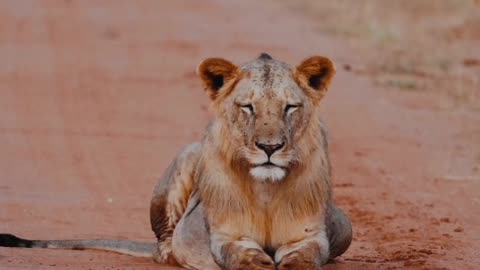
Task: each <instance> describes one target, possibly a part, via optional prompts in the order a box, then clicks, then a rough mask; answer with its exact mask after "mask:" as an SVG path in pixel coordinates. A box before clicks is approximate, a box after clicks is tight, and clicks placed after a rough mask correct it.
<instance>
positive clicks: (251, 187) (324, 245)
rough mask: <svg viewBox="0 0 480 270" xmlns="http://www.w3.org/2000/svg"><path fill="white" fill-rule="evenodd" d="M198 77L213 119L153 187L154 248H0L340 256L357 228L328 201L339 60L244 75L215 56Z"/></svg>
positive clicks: (238, 262)
mask: <svg viewBox="0 0 480 270" xmlns="http://www.w3.org/2000/svg"><path fill="white" fill-rule="evenodd" d="M197 73H198V75H199V77H200V78H201V80H202V83H203V86H204V89H205V92H206V94H207V95H208V96H209V98H210V99H211V107H212V111H213V112H214V118H213V120H212V121H211V122H210V124H209V126H208V128H207V131H206V133H205V136H204V137H203V139H202V140H201V141H200V142H196V143H193V144H191V145H189V146H187V147H185V148H184V150H183V151H181V153H180V154H179V155H178V156H177V157H176V158H175V159H174V160H173V162H172V163H171V164H170V166H169V167H168V168H167V169H166V171H165V173H164V176H163V177H162V179H161V180H160V181H159V183H158V184H157V186H156V187H155V189H154V192H153V198H152V200H151V205H150V221H151V226H152V230H153V232H154V233H155V236H156V238H157V240H158V241H157V243H155V244H152V243H139V242H134V241H126V240H98V239H96V240H53V241H52V240H26V239H21V238H18V237H16V236H14V235H9V234H3V235H1V236H0V245H3V246H14V247H53V248H73V249H103V250H110V251H115V252H120V253H126V254H130V255H135V256H145V257H152V258H153V259H154V260H155V261H156V262H158V263H162V264H169V265H175V266H181V267H184V268H187V269H195V270H197V269H198V270H200V269H202V270H203V269H212V270H218V269H232V270H240V269H255V270H273V269H279V270H286V269H305V270H307V269H320V268H321V266H322V265H324V264H326V263H327V262H328V260H329V259H333V258H335V257H337V256H339V255H341V254H343V253H344V252H345V251H346V250H347V249H348V247H349V246H350V243H351V241H352V226H351V223H350V220H349V218H348V217H347V216H346V214H345V213H344V212H343V211H342V210H340V209H339V208H337V207H336V206H335V205H334V203H333V201H332V184H331V178H332V176H331V164H330V159H329V151H328V138H327V130H326V127H325V125H324V124H323V122H322V121H321V120H320V117H319V107H320V101H321V100H322V98H323V97H324V96H325V94H326V92H327V90H328V88H329V86H330V83H331V81H332V79H333V77H334V75H335V68H334V65H333V63H332V61H331V60H330V59H328V58H327V57H323V56H313V57H310V58H308V59H306V60H304V61H303V62H302V63H300V65H298V66H297V67H295V68H292V67H291V66H289V65H288V64H286V63H284V62H281V61H279V60H276V59H273V58H272V57H271V56H270V55H268V54H266V53H262V54H261V55H260V56H259V57H258V58H256V59H255V60H253V61H250V62H248V63H246V64H243V65H241V66H237V65H235V64H233V63H232V62H230V61H228V60H225V59H222V58H209V59H206V60H204V61H203V62H202V63H201V64H200V65H199V66H198V68H197ZM152 250H153V252H152Z"/></svg>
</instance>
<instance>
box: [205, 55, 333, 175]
mask: <svg viewBox="0 0 480 270" xmlns="http://www.w3.org/2000/svg"><path fill="white" fill-rule="evenodd" d="M197 71H198V74H199V75H200V77H201V79H202V81H203V83H204V87H205V90H206V92H207V94H208V95H209V97H210V98H211V99H212V103H213V108H214V112H215V115H216V117H215V120H214V123H213V129H215V130H214V131H213V132H214V133H215V132H216V134H217V135H218V136H217V138H216V140H218V142H217V148H218V150H219V151H220V152H221V154H223V155H224V157H225V158H226V159H227V160H230V161H231V162H230V163H231V165H232V166H237V167H238V166H240V169H241V170H242V171H248V172H249V174H250V175H251V176H253V178H254V179H256V180H260V181H263V180H272V181H280V180H282V179H284V178H285V177H286V176H287V175H288V174H289V173H290V172H291V171H292V170H294V169H295V168H296V167H298V166H299V165H301V164H302V162H303V161H304V160H305V159H308V158H309V154H311V153H312V152H313V151H314V150H315V148H318V146H319V145H320V142H314V141H312V140H316V139H319V138H320V135H315V134H313V133H315V132H320V130H319V129H318V128H317V127H315V126H318V122H317V120H318V118H317V117H316V112H317V108H318V105H319V103H320V100H321V99H322V97H323V96H324V95H325V93H326V91H327V89H328V86H329V84H330V81H331V80H332V78H333V76H334V74H335V68H334V66H333V63H332V62H331V61H330V60H329V59H328V58H326V57H322V56H314V57H310V58H308V59H306V60H305V61H303V62H302V63H301V64H300V65H298V66H297V67H296V68H292V67H290V66H289V65H287V64H285V63H283V62H280V61H278V60H275V59H273V58H272V57H270V56H269V55H268V54H265V53H263V54H261V55H260V56H259V57H258V58H257V59H255V60H254V61H251V62H248V63H246V64H244V65H242V66H240V67H238V66H236V65H234V64H233V63H231V62H230V61H227V60H224V59H221V58H209V59H206V60H204V61H203V62H202V63H201V64H200V65H199V67H198V70H197ZM312 122H314V123H313V124H312ZM309 132H310V133H309ZM307 133H309V134H307ZM218 137H220V138H218Z"/></svg>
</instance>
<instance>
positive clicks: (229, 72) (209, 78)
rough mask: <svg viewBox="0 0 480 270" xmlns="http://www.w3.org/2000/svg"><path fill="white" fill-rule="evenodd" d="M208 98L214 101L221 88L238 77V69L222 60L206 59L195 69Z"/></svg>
mask: <svg viewBox="0 0 480 270" xmlns="http://www.w3.org/2000/svg"><path fill="white" fill-rule="evenodd" d="M197 73H198V75H199V76H200V78H201V79H202V81H203V86H204V88H205V91H206V92H207V94H208V96H210V98H211V99H212V100H214V99H215V98H216V97H217V96H218V94H219V93H220V91H221V90H222V88H223V87H225V86H227V85H228V84H229V83H230V82H232V81H234V79H235V78H237V77H238V74H239V69H238V67H237V66H236V65H234V64H233V63H232V62H230V61H227V60H225V59H222V58H208V59H206V60H204V61H203V62H202V63H200V65H199V66H198V68H197Z"/></svg>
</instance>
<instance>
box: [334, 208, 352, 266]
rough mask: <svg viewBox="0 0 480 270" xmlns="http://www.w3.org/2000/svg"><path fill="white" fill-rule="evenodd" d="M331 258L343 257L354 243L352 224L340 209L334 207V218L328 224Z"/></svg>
mask: <svg viewBox="0 0 480 270" xmlns="http://www.w3.org/2000/svg"><path fill="white" fill-rule="evenodd" d="M328 239H329V242H330V258H332V259H333V258H335V257H338V256H340V255H342V254H343V253H344V252H345V251H347V249H348V248H349V247H350V244H351V243H352V223H351V222H350V219H349V218H348V216H347V215H346V214H345V213H344V212H343V211H342V210H341V209H340V208H338V207H336V206H333V207H332V218H331V221H330V223H329V224H328Z"/></svg>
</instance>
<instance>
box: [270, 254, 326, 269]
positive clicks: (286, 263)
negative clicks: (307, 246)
mask: <svg viewBox="0 0 480 270" xmlns="http://www.w3.org/2000/svg"><path fill="white" fill-rule="evenodd" d="M277 269H278V270H320V269H321V266H320V263H319V262H317V260H316V259H315V258H312V257H311V256H306V255H305V254H303V253H301V252H297V251H294V252H292V253H290V254H288V255H286V256H285V257H283V259H282V260H281V261H280V263H279V264H278V268H277Z"/></svg>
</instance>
